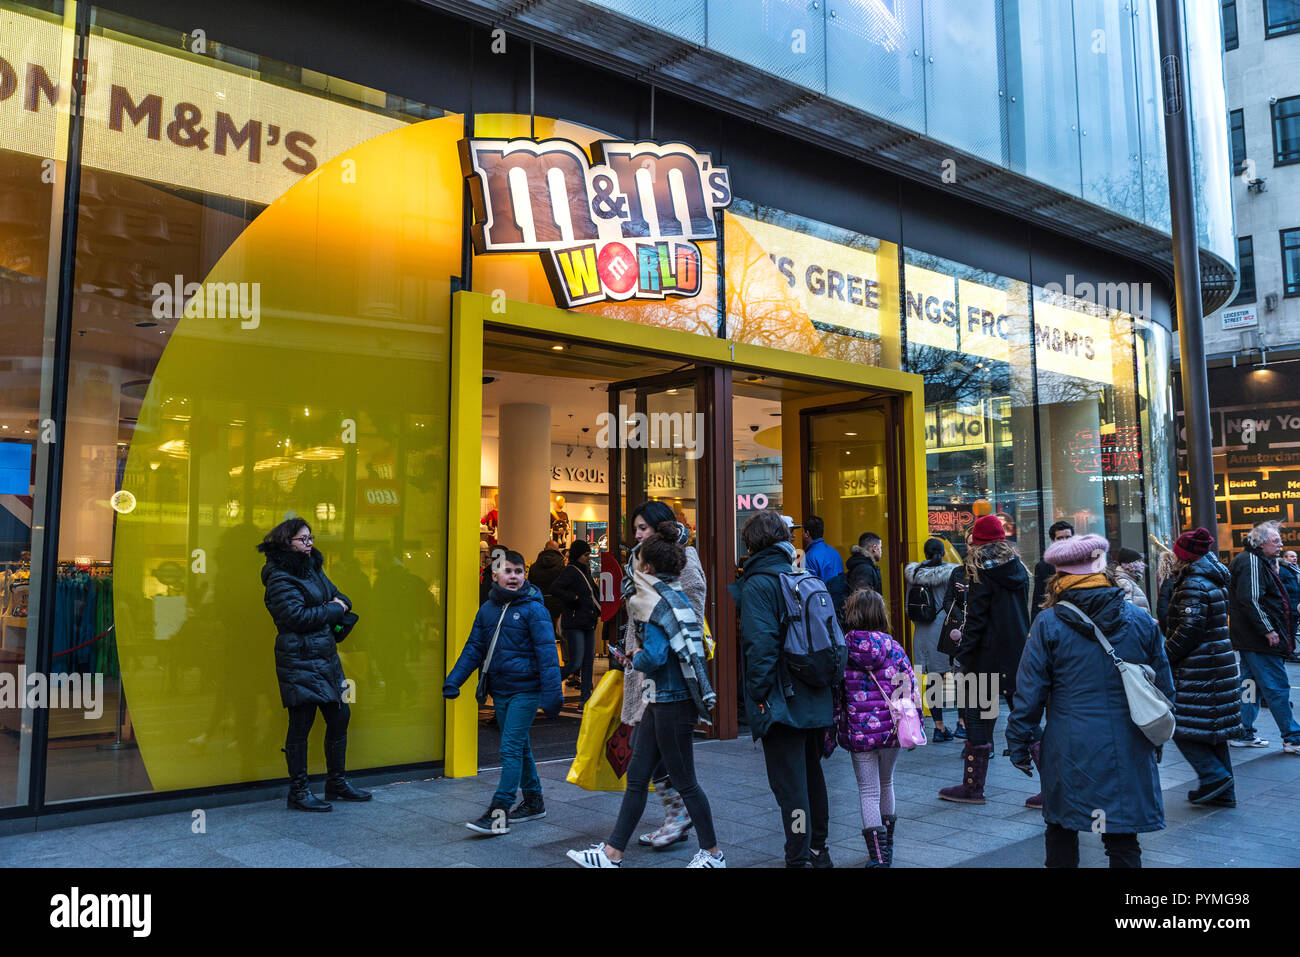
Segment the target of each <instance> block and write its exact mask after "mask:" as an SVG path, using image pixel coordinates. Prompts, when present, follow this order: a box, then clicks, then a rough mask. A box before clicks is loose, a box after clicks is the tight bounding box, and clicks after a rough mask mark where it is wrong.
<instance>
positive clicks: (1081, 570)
mask: <svg viewBox="0 0 1300 957" xmlns="http://www.w3.org/2000/svg"><path fill="white" fill-rule="evenodd" d="M1108 551H1110V542H1108V541H1106V539H1104V538H1102V537H1101V536H1100V535H1076V536H1074V537H1073V538H1067V539H1064V540H1063V541H1059V542H1053V543H1052V544H1050V545H1048V546H1047V551H1045V552H1043V561H1045V562H1047V564H1049V565H1052V566H1055V568H1056V570H1057V571H1058V572H1065V574H1067V575H1089V574H1092V573H1093V572H1099V571H1102V570H1103V569H1105V567H1106V553H1107V552H1108Z"/></svg>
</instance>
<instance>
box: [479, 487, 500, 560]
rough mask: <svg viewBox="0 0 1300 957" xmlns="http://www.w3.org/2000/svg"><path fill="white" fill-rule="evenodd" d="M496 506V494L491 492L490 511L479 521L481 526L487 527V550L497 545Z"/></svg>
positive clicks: (497, 501)
mask: <svg viewBox="0 0 1300 957" xmlns="http://www.w3.org/2000/svg"><path fill="white" fill-rule="evenodd" d="M498 505H499V500H498V497H497V493H496V492H493V493H492V509H491V510H490V511H489V512H488V513H487V514H486V515H484V516H483V517H482V518H481V519H480V520H479V521H480V523H481V524H483V525H486V526H487V530H488V538H487V544H488V547H489V548H491V547H492V546H493V545H496V544H497V525H498V513H497V507H498Z"/></svg>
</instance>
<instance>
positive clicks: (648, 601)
mask: <svg viewBox="0 0 1300 957" xmlns="http://www.w3.org/2000/svg"><path fill="white" fill-rule="evenodd" d="M636 581H637V589H636V594H635V595H634V596H633V597H631V598H629V599H628V610H629V612H630V613H631V614H632V617H634V618H636V619H637V620H639V621H650V622H654V623H655V624H656V625H658V626H659V627H660V628H662V629H663V630H664V634H665V635H667V636H668V646H669V647H670V648H672V650H673V653H674V654H675V655H677V663H678V665H680V666H681V669H682V677H683V678H684V679H685V681H686V687H687V689H688V690H689V691H690V693H691V699H692V700H693V701H694V702H695V710H696V711H697V712H698V713H699V716H700V720H701V721H703V722H704V723H705V724H711V723H712V722H711V721H710V712H711V711H712V710H713V706H714V705H715V704H716V703H717V701H718V695H717V693H716V692H715V691H714V690H713V686H712V685H711V684H710V683H709V672H708V668H707V667H706V665H705V657H704V655H705V650H704V629H703V627H702V626H701V624H700V619H699V617H698V616H697V615H696V614H695V609H694V608H692V607H691V602H690V599H688V598H687V597H686V593H685V592H683V591H682V589H681V586H679V585H678V584H677V583H676V582H675V581H664V580H663V579H660V578H654V577H653V576H650V575H647V574H646V573H645V572H642V571H637V572H636ZM647 585H648V586H649V588H653V589H654V593H651V592H649V590H648V589H647ZM655 594H657V595H658V601H655V600H654V597H655Z"/></svg>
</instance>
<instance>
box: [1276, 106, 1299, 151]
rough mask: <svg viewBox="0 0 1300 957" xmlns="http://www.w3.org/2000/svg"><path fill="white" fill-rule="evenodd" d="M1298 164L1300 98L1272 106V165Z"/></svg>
mask: <svg viewBox="0 0 1300 957" xmlns="http://www.w3.org/2000/svg"><path fill="white" fill-rule="evenodd" d="M1297 162H1300V96H1288V97H1287V98H1286V99H1285V100H1278V101H1277V102H1276V103H1274V104H1273V165H1274V166H1283V165H1286V164H1287V163H1297Z"/></svg>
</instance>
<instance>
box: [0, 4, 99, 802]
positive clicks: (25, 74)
mask: <svg viewBox="0 0 1300 957" xmlns="http://www.w3.org/2000/svg"><path fill="white" fill-rule="evenodd" d="M63 18H64V9H63V4H62V3H51V4H41V5H39V7H37V6H26V5H19V6H15V5H12V4H8V3H0V341H3V342H4V352H5V363H4V371H2V372H0V807H7V806H9V805H13V804H24V803H26V802H27V793H28V787H29V784H30V779H29V769H30V764H31V758H32V749H33V735H32V730H33V716H34V712H33V708H32V707H29V705H35V706H37V707H47V708H48V710H49V713H50V714H51V715H52V721H51V724H52V725H53V726H55V727H59V726H61V725H62V724H64V723H65V722H66V720H67V718H68V715H69V714H70V711H69V710H68V709H62V708H58V707H57V706H51V704H52V703H51V701H50V699H49V698H48V697H46V698H44V700H42V699H41V698H33V696H32V691H33V689H34V688H35V687H36V686H35V685H34V684H33V683H32V682H31V681H30V680H29V677H34V675H32V676H29V674H28V671H29V669H31V670H34V668H35V661H36V643H37V636H38V635H39V634H40V627H41V618H40V611H41V609H40V607H39V606H40V602H39V601H38V600H37V596H38V595H39V594H40V585H41V582H40V568H41V565H42V559H43V553H44V551H45V550H46V549H47V548H48V547H49V544H50V543H49V540H48V538H47V537H46V536H45V535H44V534H43V532H42V530H41V525H42V521H41V518H40V516H41V515H42V514H43V512H44V511H45V508H46V504H47V502H46V488H45V476H46V474H47V473H48V469H49V460H50V456H51V455H52V454H53V452H54V450H55V440H56V439H57V433H56V431H55V430H54V429H53V428H52V427H51V423H50V420H49V418H48V416H49V408H50V401H51V397H52V385H53V383H52V371H53V367H52V361H51V360H52V358H53V356H52V344H53V342H54V329H55V323H56V321H57V303H58V275H59V244H60V238H61V236H62V219H63V196H64V190H65V184H66V177H67V172H68V171H67V168H66V165H65V157H66V149H67V112H66V111H65V112H63V113H62V114H60V113H58V112H56V111H55V109H54V108H53V107H52V106H50V105H48V103H47V99H46V92H45V91H46V89H47V87H46V86H45V85H43V83H42V81H43V80H44V79H45V78H47V77H51V78H57V77H58V76H59V75H60V69H61V68H63V67H64V66H66V67H68V68H70V66H71V59H72V52H71V51H72V46H73V36H72V32H71V30H70V29H69V28H68V27H67V26H65V24H64V19H63ZM33 84H35V87H33ZM33 89H34V90H35V93H34V94H33V93H32V92H28V91H29V90H33ZM32 95H36V96H39V97H41V99H39V100H33V101H32V102H34V103H37V104H38V105H40V106H42V107H44V109H39V110H28V109H24V100H25V98H26V97H29V96H32ZM56 96H57V94H56ZM33 529H35V534H33ZM51 672H53V673H57V674H62V675H66V676H67V677H68V679H69V680H71V679H72V678H73V677H74V674H73V669H72V668H70V667H68V666H67V665H66V664H65V663H64V662H63V661H62V660H59V659H56V660H55V661H54V663H53V666H52V668H51ZM76 681H77V683H78V685H79V684H80V677H76ZM58 686H60V687H69V691H71V688H70V686H68V685H66V684H64V683H63V682H59V683H58ZM46 687H47V689H48V687H49V685H47V686H46ZM77 690H78V691H80V690H81V689H80V688H78V689H77ZM47 694H48V690H47ZM59 703H60V702H58V701H55V702H53V704H54V705H57V704H59ZM68 703H69V704H70V703H71V699H69V700H68ZM72 717H73V718H79V717H80V715H78V714H73V715H72Z"/></svg>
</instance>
